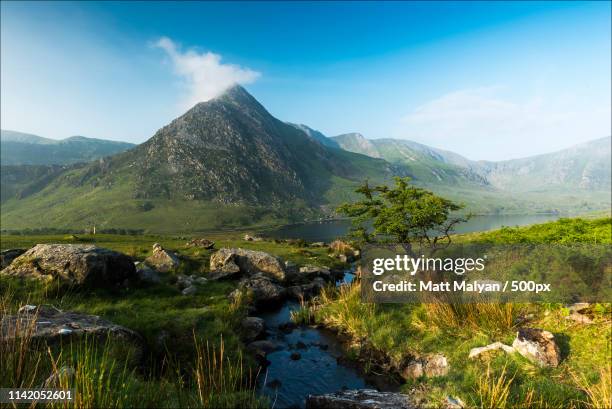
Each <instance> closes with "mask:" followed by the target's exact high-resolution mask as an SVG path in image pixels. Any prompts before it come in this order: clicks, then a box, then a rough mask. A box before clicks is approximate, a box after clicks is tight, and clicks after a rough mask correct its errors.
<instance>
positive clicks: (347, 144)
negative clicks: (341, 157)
mask: <svg viewBox="0 0 612 409" xmlns="http://www.w3.org/2000/svg"><path fill="white" fill-rule="evenodd" d="M331 139H332V140H334V141H336V142H337V143H338V145H339V146H340V147H341V148H342V149H344V150H346V151H349V152H354V153H360V154H362V155H367V156H370V157H372V158H380V157H381V155H380V153H379V152H378V149H377V148H376V146H375V145H374V143H373V142H372V141H370V140H369V139H366V138H365V136H363V135H362V134H360V133H346V134H342V135H337V136H333V137H332V138H331Z"/></svg>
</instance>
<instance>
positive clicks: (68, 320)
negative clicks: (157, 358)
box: [0, 305, 144, 356]
mask: <svg viewBox="0 0 612 409" xmlns="http://www.w3.org/2000/svg"><path fill="white" fill-rule="evenodd" d="M27 307H28V308H23V307H22V308H21V309H20V312H18V313H17V314H15V315H5V316H3V317H2V318H1V320H0V333H1V335H2V339H3V340H10V339H15V338H20V337H22V336H24V335H26V334H27V336H30V337H31V338H32V339H33V340H43V341H46V343H47V344H49V345H51V344H55V343H58V342H60V341H61V342H62V343H65V342H66V341H70V340H74V339H80V338H82V337H85V336H87V337H88V338H89V339H91V338H92V337H93V338H96V339H99V340H106V339H107V338H110V339H116V340H120V341H125V342H129V343H130V344H131V345H133V346H134V347H135V350H136V352H137V355H139V356H140V355H142V352H143V350H144V341H143V339H142V338H141V337H140V335H138V334H137V333H136V332H134V331H132V330H130V329H128V328H125V327H123V326H121V325H117V324H114V323H112V322H110V321H106V320H104V319H102V318H100V317H99V316H97V315H89V314H82V313H78V312H70V311H61V310H59V309H57V308H55V307H52V306H46V305H40V306H33V305H29V306H27Z"/></svg>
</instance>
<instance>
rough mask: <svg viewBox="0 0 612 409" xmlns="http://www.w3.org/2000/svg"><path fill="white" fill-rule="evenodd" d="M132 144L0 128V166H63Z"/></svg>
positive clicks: (106, 153)
mask: <svg viewBox="0 0 612 409" xmlns="http://www.w3.org/2000/svg"><path fill="white" fill-rule="evenodd" d="M132 147H134V145H133V144H131V143H127V142H116V141H107V140H103V139H94V138H86V137H84V136H73V137H70V138H66V139H63V140H55V139H49V138H43V137H41V136H37V135H32V134H27V133H21V132H16V131H9V130H5V129H3V130H1V131H0V148H1V153H0V163H1V164H2V165H66V164H71V163H78V162H89V161H91V160H95V159H98V158H101V157H103V156H108V155H114V154H116V153H119V152H123V151H126V150H128V149H130V148H132Z"/></svg>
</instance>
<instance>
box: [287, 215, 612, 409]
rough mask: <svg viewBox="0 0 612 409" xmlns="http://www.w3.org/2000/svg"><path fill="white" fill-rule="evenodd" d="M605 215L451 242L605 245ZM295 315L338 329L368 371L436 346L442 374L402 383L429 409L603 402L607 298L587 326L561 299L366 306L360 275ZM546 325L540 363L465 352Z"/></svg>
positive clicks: (610, 344)
mask: <svg viewBox="0 0 612 409" xmlns="http://www.w3.org/2000/svg"><path fill="white" fill-rule="evenodd" d="M611 236H612V232H611V220H610V219H609V218H607V219H589V220H584V219H571V220H570V219H562V220H559V221H557V222H551V223H545V224H542V225H534V226H529V227H524V228H504V229H501V230H498V231H493V232H486V233H473V234H467V235H462V236H459V237H456V241H457V242H470V243H474V242H483V243H501V244H505V243H568V242H581V243H611V242H612V239H611ZM303 309H304V310H307V311H303V312H299V313H296V317H310V316H312V317H314V321H315V323H317V324H322V325H324V326H326V327H328V328H330V329H333V330H335V331H337V332H340V333H342V334H344V335H345V336H346V337H347V338H348V339H349V340H350V341H349V348H350V349H351V351H352V352H351V356H353V357H355V358H356V359H359V360H360V361H362V364H363V365H364V366H365V367H366V368H370V369H371V370H372V371H373V372H377V371H380V369H381V365H383V366H385V365H386V366H387V367H388V368H389V367H391V368H392V369H393V368H394V367H395V368H398V367H400V365H401V363H402V361H403V360H404V359H406V357H409V356H414V355H423V354H428V353H443V354H444V355H445V356H446V357H447V359H448V361H449V363H450V371H449V373H448V375H446V376H444V377H437V378H421V379H418V380H408V381H406V383H405V384H404V386H403V387H402V388H403V390H405V391H406V392H408V393H411V394H417V395H421V396H420V397H421V398H422V399H423V400H424V401H425V402H426V403H427V405H429V406H431V407H438V406H439V405H441V402H443V400H444V399H445V398H446V397H447V396H449V395H450V396H455V397H459V398H461V399H462V400H463V401H464V402H466V404H467V405H468V407H482V408H490V407H495V408H531V407H533V408H572V407H573V408H583V407H593V408H608V407H612V401H611V400H610V362H612V320H611V311H612V305H611V304H598V305H595V308H594V312H593V314H594V317H593V318H594V321H595V323H594V324H593V325H582V324H578V323H576V322H574V321H572V320H568V319H567V315H568V311H567V309H565V308H563V306H561V305H558V304H529V303H525V304H510V303H508V304H494V303H472V304H453V303H446V304H443V303H435V304H434V303H431V304H368V303H364V302H362V301H361V287H360V282H359V280H356V281H355V282H354V283H353V284H352V285H350V286H343V287H341V288H339V289H337V290H328V291H327V292H325V293H323V294H322V295H321V296H320V297H319V298H318V299H317V300H315V301H314V302H313V303H311V304H309V305H305V306H304V308H303ZM525 321H526V322H527V324H525V325H528V326H530V327H536V328H542V329H545V330H548V331H550V332H552V333H553V334H554V335H555V340H556V342H557V344H558V345H559V347H560V350H561V356H562V361H561V364H560V365H559V366H558V367H557V368H540V367H538V366H537V365H534V364H533V363H531V362H529V361H528V360H526V359H525V358H523V357H522V356H521V355H519V354H506V353H504V352H501V351H496V352H490V353H487V354H483V355H481V356H480V357H478V358H476V359H468V354H469V351H470V349H471V348H474V347H481V346H484V345H488V344H491V343H493V342H497V341H500V342H503V343H505V344H511V343H512V341H513V339H514V338H515V336H516V329H517V326H518V325H522V324H520V323H522V322H525Z"/></svg>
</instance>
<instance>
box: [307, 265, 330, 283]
mask: <svg viewBox="0 0 612 409" xmlns="http://www.w3.org/2000/svg"><path fill="white" fill-rule="evenodd" d="M300 274H301V275H302V276H304V277H306V278H314V277H322V278H324V279H326V280H330V279H331V272H330V271H329V269H328V268H326V267H319V266H313V265H306V266H303V267H300Z"/></svg>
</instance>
